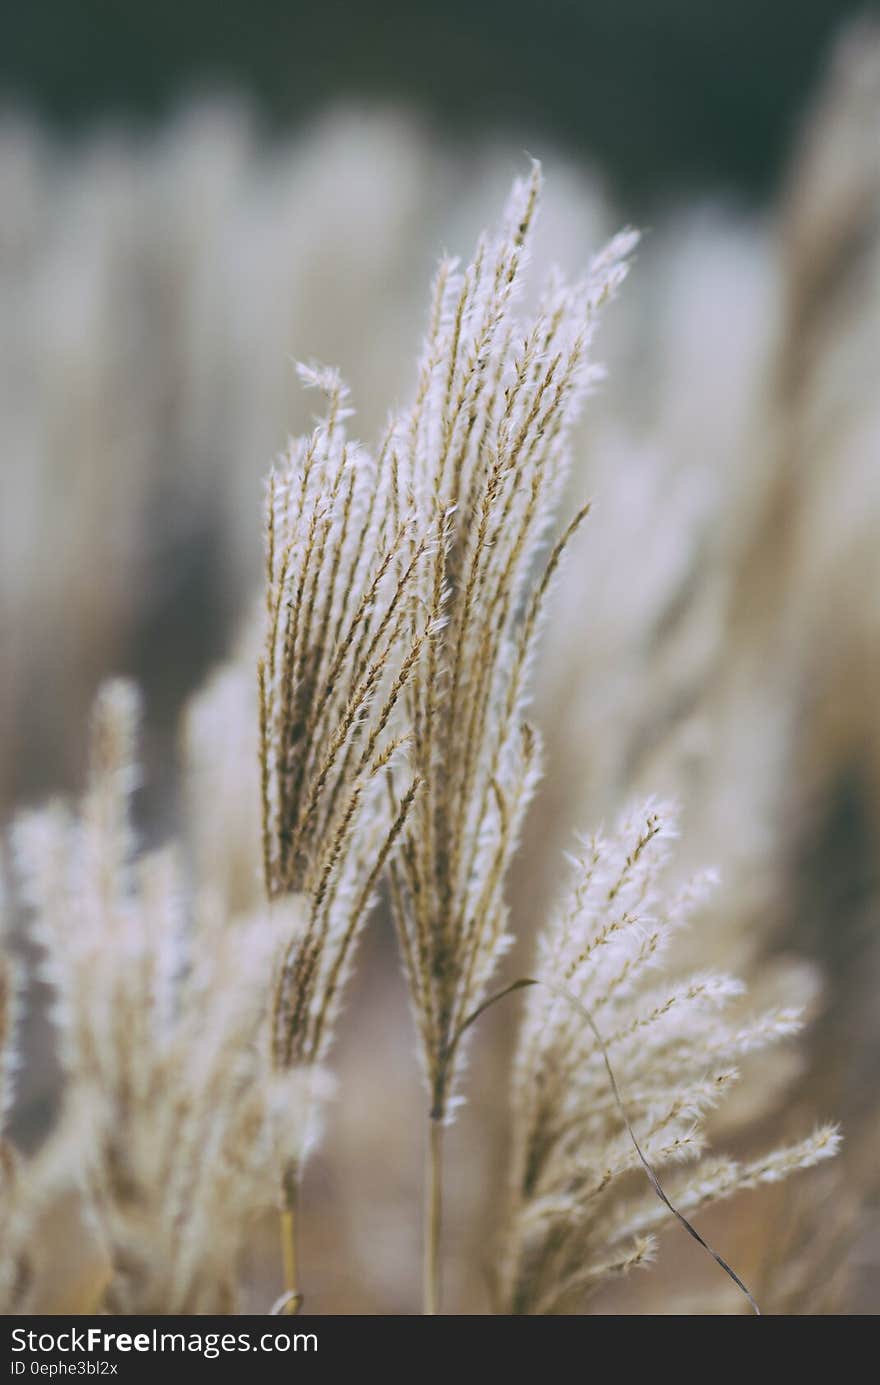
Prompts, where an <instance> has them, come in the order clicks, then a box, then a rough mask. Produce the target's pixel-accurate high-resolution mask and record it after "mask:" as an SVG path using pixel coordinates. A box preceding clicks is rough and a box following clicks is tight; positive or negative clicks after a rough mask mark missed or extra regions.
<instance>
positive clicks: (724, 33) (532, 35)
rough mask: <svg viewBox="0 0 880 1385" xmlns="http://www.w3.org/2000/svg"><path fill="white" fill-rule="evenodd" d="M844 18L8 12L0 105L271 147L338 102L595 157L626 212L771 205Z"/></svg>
mask: <svg viewBox="0 0 880 1385" xmlns="http://www.w3.org/2000/svg"><path fill="white" fill-rule="evenodd" d="M876 8H877V6H876V4H871V3H868V4H866V3H864V0H862V3H853V2H852V0H738V3H722V0H543V3H540V4H536V3H531V2H530V0H410V3H407V0H380V3H374V4H370V3H364V4H358V3H356V0H300V2H299V3H297V2H296V0H226V3H221V2H220V0H152V2H151V3H133V2H130V0H18V3H8V0H7V3H6V6H5V15H4V18H3V21H2V31H3V32H2V42H0V93H2V96H0V99H2V100H4V101H6V102H11V103H12V104H14V105H19V104H23V105H24V106H25V108H29V109H30V110H32V111H35V112H37V113H39V114H41V115H43V116H44V117H45V118H47V119H48V120H50V121H51V122H52V123H53V124H54V125H55V126H56V127H61V128H63V129H69V130H71V131H74V130H77V129H81V128H83V126H86V127H88V126H90V125H91V124H93V123H94V122H95V121H96V120H99V119H101V118H103V117H108V116H123V117H125V118H127V119H133V120H136V121H140V120H143V119H147V120H152V119H155V118H156V117H158V116H161V115H162V114H163V113H164V112H166V111H168V110H169V109H173V108H174V106H175V105H176V104H177V103H178V102H179V100H180V99H181V98H182V97H185V96H187V95H189V94H191V93H192V92H193V91H199V90H204V89H208V90H216V89H218V88H219V89H220V90H228V89H232V90H235V91H239V92H242V91H243V92H245V93H246V94H248V95H249V96H250V97H251V98H252V100H253V102H254V104H255V106H256V108H257V109H258V110H259V111H260V112H261V113H262V114H263V115H264V117H265V119H266V121H267V123H268V124H269V125H270V126H271V127H272V128H274V129H284V128H286V127H288V126H290V125H291V124H295V123H296V122H297V121H298V120H299V119H301V118H302V117H303V116H305V115H307V114H308V113H310V112H311V111H313V110H315V109H317V108H319V107H321V106H323V105H325V104H326V103H328V102H330V101H333V100H335V99H339V98H361V97H371V98H380V99H384V100H389V99H390V100H398V101H402V102H405V103H408V104H412V105H415V106H417V107H418V108H419V109H420V110H421V111H422V112H424V113H427V115H428V116H429V117H430V116H433V117H436V119H437V120H438V121H439V122H441V123H442V124H444V125H447V126H451V127H452V128H453V129H455V130H457V131H458V132H460V133H463V134H465V135H466V134H467V133H468V131H470V130H472V129H474V128H476V127H479V128H481V129H483V130H485V129H486V128H489V129H491V128H492V127H498V128H504V129H506V130H508V131H513V132H514V133H515V134H517V135H520V136H521V137H522V138H523V139H524V140H526V141H527V140H536V139H541V138H543V137H546V136H552V137H553V139H554V140H555V142H557V143H559V144H561V145H562V146H563V147H567V148H569V149H571V150H577V151H578V152H586V153H588V154H589V155H592V156H595V157H596V158H597V159H598V160H599V162H600V163H601V164H602V165H603V166H604V168H605V169H606V171H607V173H608V174H609V176H610V177H611V179H612V180H613V182H614V183H615V185H616V188H617V191H618V193H619V194H621V195H622V196H623V197H624V198H625V199H626V200H631V201H633V202H634V203H636V202H643V201H650V200H653V199H654V198H655V196H656V194H657V193H658V192H659V191H660V190H662V191H663V192H665V193H667V194H668V193H673V194H674V193H675V192H677V191H679V190H682V191H683V190H685V189H687V188H688V187H691V186H693V185H694V184H697V183H699V184H702V185H704V186H706V185H709V186H715V187H727V188H730V189H736V190H738V191H740V192H741V193H743V194H745V195H747V196H749V197H755V196H758V197H760V195H761V194H762V193H763V191H764V190H765V189H766V188H768V187H769V186H770V185H771V183H772V181H773V178H774V176H775V174H776V173H777V172H778V169H779V166H780V162H781V160H782V158H783V157H784V154H785V151H786V149H787V148H788V145H789V142H790V139H791V136H792V132H793V130H794V128H795V125H796V121H797V118H798V116H799V114H800V112H801V110H802V106H803V102H804V100H805V98H806V95H807V93H808V92H809V90H810V87H811V84H812V83H813V81H814V79H815V77H816V76H817V74H818V72H819V70H820V68H821V64H822V60H823V57H824V56H825V54H826V51H827V47H828V43H829V41H830V39H831V36H832V35H833V33H834V32H835V31H836V30H837V29H838V28H839V27H840V25H841V24H842V23H843V22H844V21H845V20H846V19H847V18H848V17H851V16H852V15H854V14H857V13H859V12H866V11H869V10H872V9H876Z"/></svg>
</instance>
